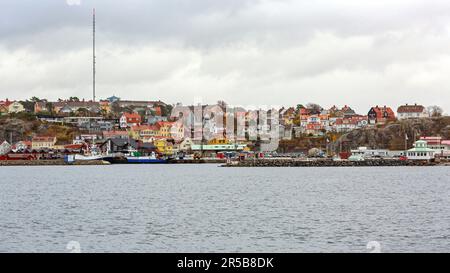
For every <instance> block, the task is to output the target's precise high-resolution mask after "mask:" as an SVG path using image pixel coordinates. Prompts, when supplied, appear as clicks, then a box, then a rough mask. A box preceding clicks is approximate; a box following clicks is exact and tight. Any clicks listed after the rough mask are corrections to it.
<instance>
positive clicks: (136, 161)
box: [127, 157, 167, 164]
mask: <svg viewBox="0 0 450 273" xmlns="http://www.w3.org/2000/svg"><path fill="white" fill-rule="evenodd" d="M127 163H129V164H165V163H167V160H166V159H157V158H147V157H127Z"/></svg>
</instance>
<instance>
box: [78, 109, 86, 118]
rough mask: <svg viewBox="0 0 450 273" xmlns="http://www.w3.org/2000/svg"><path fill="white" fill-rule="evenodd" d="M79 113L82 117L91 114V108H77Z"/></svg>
mask: <svg viewBox="0 0 450 273" xmlns="http://www.w3.org/2000/svg"><path fill="white" fill-rule="evenodd" d="M77 115H78V116H80V117H85V116H88V115H89V110H88V109H86V108H79V109H78V110H77Z"/></svg>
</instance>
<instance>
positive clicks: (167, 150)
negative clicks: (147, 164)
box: [153, 139, 174, 155]
mask: <svg viewBox="0 0 450 273" xmlns="http://www.w3.org/2000/svg"><path fill="white" fill-rule="evenodd" d="M153 144H154V145H155V147H156V150H157V151H158V152H159V153H160V154H163V155H173V153H174V152H173V142H172V141H168V140H167V139H156V140H155V141H154V142H153Z"/></svg>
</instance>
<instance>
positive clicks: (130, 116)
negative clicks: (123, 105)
mask: <svg viewBox="0 0 450 273" xmlns="http://www.w3.org/2000/svg"><path fill="white" fill-rule="evenodd" d="M123 115H124V116H125V118H127V119H140V118H141V116H140V115H139V114H137V113H123Z"/></svg>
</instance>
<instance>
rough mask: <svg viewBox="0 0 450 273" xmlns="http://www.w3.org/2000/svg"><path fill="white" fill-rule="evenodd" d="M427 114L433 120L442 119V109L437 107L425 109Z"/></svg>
mask: <svg viewBox="0 0 450 273" xmlns="http://www.w3.org/2000/svg"><path fill="white" fill-rule="evenodd" d="M427 112H428V114H429V115H430V117H433V118H435V117H442V114H443V113H444V110H442V108H441V107H439V106H437V105H433V106H428V107H427Z"/></svg>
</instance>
